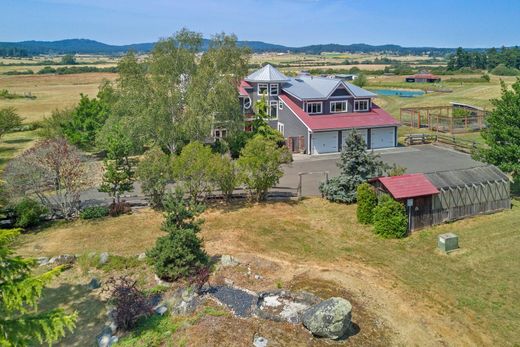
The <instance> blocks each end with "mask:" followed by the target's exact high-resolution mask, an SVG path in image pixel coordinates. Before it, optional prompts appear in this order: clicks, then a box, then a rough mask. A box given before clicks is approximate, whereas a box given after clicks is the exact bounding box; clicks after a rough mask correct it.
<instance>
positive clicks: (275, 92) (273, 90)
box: [270, 83, 280, 96]
mask: <svg viewBox="0 0 520 347" xmlns="http://www.w3.org/2000/svg"><path fill="white" fill-rule="evenodd" d="M270 88H271V95H273V96H275V95H278V92H279V91H280V90H279V86H278V83H272V84H271V85H270Z"/></svg>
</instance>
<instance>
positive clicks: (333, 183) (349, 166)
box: [320, 130, 387, 204]
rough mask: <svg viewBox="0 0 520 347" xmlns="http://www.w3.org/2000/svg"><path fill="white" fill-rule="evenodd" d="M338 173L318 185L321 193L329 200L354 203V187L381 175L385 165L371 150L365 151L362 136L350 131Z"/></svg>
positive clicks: (342, 151)
mask: <svg viewBox="0 0 520 347" xmlns="http://www.w3.org/2000/svg"><path fill="white" fill-rule="evenodd" d="M337 165H338V167H339V169H340V175H339V176H336V177H333V178H331V179H330V180H329V181H328V182H323V183H322V184H321V185H320V191H321V193H322V194H323V195H324V196H325V197H326V198H327V199H328V200H331V201H335V202H344V203H349V204H350V203H354V202H356V189H357V187H358V186H359V185H360V184H361V183H363V182H366V181H368V180H369V179H371V178H374V177H378V176H382V175H383V173H384V171H385V169H387V166H386V165H385V164H384V163H383V162H382V161H381V160H380V159H379V156H378V155H376V154H374V153H373V152H367V151H366V144H365V140H364V139H363V137H362V136H361V135H360V134H359V133H358V132H357V131H355V130H354V131H352V132H351V133H350V135H349V137H347V140H346V141H345V144H344V145H343V148H342V150H341V158H340V160H339V162H338V164H337Z"/></svg>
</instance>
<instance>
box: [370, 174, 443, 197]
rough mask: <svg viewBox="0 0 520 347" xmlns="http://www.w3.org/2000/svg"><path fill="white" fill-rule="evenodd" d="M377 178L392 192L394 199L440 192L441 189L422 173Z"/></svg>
mask: <svg viewBox="0 0 520 347" xmlns="http://www.w3.org/2000/svg"><path fill="white" fill-rule="evenodd" d="M377 180H378V181H379V182H381V184H382V185H383V186H384V187H385V188H386V189H387V190H388V192H389V193H390V194H392V196H393V197H394V199H408V198H416V197H419V196H426V195H434V194H439V190H438V189H437V188H436V187H435V186H434V185H433V184H432V183H431V182H430V180H429V179H428V178H427V177H426V176H425V175H423V174H422V173H415V174H406V175H401V176H392V177H379V178H377Z"/></svg>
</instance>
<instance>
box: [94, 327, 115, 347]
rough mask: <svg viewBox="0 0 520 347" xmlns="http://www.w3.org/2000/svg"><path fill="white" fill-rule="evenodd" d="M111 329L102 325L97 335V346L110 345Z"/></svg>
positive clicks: (108, 346)
mask: <svg viewBox="0 0 520 347" xmlns="http://www.w3.org/2000/svg"><path fill="white" fill-rule="evenodd" d="M113 337H114V336H112V330H111V329H110V328H109V327H104V328H103V331H101V334H99V335H98V336H97V344H98V347H110V346H112V344H113V343H114V341H113V339H112V338H113Z"/></svg>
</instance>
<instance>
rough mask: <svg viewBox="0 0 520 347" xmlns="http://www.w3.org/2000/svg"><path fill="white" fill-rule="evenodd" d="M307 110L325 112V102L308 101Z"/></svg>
mask: <svg viewBox="0 0 520 347" xmlns="http://www.w3.org/2000/svg"><path fill="white" fill-rule="evenodd" d="M305 110H306V111H307V113H308V114H319V113H323V102H321V101H314V102H308V103H307V104H306V105H305Z"/></svg>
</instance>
